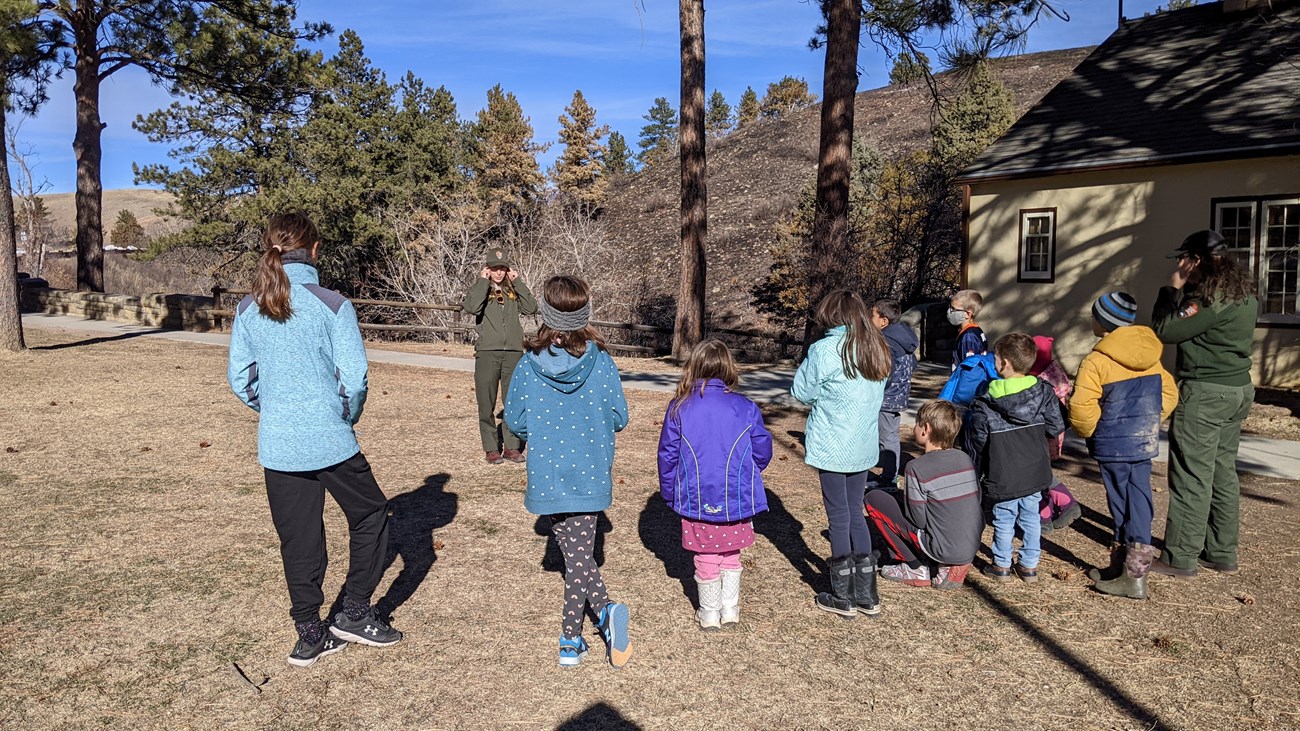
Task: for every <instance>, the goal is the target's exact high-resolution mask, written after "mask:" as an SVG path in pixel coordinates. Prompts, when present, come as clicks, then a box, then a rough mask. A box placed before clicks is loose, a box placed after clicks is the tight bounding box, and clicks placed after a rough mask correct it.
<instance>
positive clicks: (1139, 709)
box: [966, 581, 1170, 729]
mask: <svg viewBox="0 0 1300 731" xmlns="http://www.w3.org/2000/svg"><path fill="white" fill-rule="evenodd" d="M966 586H967V587H968V588H969V589H970V590H971V591H972V592H974V594H975V595H976V596H977V597H979V598H980V600H981V601H983V602H984V603H985V604H986V605H988V607H989V608H990V609H992V610H993V611H994V612H996V613H997V614H998V615H1000V616H1001V617H1002V618H1003V619H1006V620H1007V621H1009V622H1010V623H1011V625H1012V626H1014V627H1015V628H1016V629H1017V630H1019V631H1020V632H1022V633H1023V634H1024V635H1025V636H1026V637H1028V638H1029V639H1030V640H1033V641H1034V642H1036V643H1038V645H1039V646H1041V647H1042V648H1043V649H1044V650H1046V651H1047V652H1048V653H1049V654H1050V655H1051V656H1052V657H1054V658H1056V660H1057V661H1059V662H1060V663H1062V664H1063V665H1065V666H1066V667H1068V668H1069V669H1070V670H1072V671H1074V672H1075V673H1076V674H1077V675H1078V676H1079V677H1080V678H1082V679H1083V680H1084V681H1085V682H1086V683H1088V684H1089V685H1091V686H1092V687H1093V688H1095V689H1096V690H1097V691H1098V692H1100V693H1101V694H1102V695H1103V696H1105V697H1106V698H1107V700H1109V701H1110V702H1111V703H1113V704H1115V706H1117V707H1118V708H1119V709H1120V710H1121V711H1123V712H1124V713H1125V714H1127V715H1128V716H1129V717H1130V718H1132V719H1133V720H1134V721H1136V722H1137V723H1138V725H1140V726H1141V727H1142V728H1144V729H1167V728H1170V726H1169V725H1168V724H1167V723H1165V721H1164V720H1163V719H1161V718H1160V716H1159V714H1157V713H1156V712H1155V711H1153V710H1151V709H1150V708H1147V707H1146V706H1145V705H1143V704H1142V702H1141V701H1139V700H1138V699H1136V698H1134V697H1133V696H1131V695H1129V694H1128V693H1126V692H1125V691H1124V689H1122V688H1120V687H1119V686H1117V685H1115V684H1114V683H1113V682H1111V681H1110V679H1108V678H1106V677H1105V676H1104V675H1102V674H1101V673H1100V672H1098V671H1097V669H1096V668H1094V667H1093V666H1092V665H1090V664H1089V663H1088V661H1087V660H1085V659H1084V658H1083V657H1081V656H1079V655H1077V654H1075V653H1074V652H1072V651H1071V650H1070V649H1069V648H1068V647H1065V646H1064V645H1062V644H1061V643H1059V642H1057V641H1056V640H1055V639H1053V638H1052V637H1050V636H1049V635H1048V634H1047V633H1045V632H1043V631H1042V630H1040V629H1038V627H1036V626H1034V623H1033V622H1030V621H1029V620H1027V619H1025V618H1024V617H1023V616H1022V615H1021V614H1020V611H1019V610H1018V609H1017V608H1016V607H1013V606H1011V605H1010V604H1008V603H1007V602H1006V601H1005V600H1004V599H1002V598H1001V597H999V596H997V595H996V594H994V593H993V592H992V591H990V590H989V588H988V587H987V586H985V585H984V584H983V583H982V582H978V581H967V582H966Z"/></svg>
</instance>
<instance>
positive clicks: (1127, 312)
mask: <svg viewBox="0 0 1300 731" xmlns="http://www.w3.org/2000/svg"><path fill="white" fill-rule="evenodd" d="M1137 309H1138V303H1137V300H1135V299H1133V295H1131V294H1129V293H1128V292H1107V293H1106V294H1103V295H1102V296H1100V297H1098V298H1097V301H1096V302H1093V303H1092V316H1093V318H1094V319H1095V320H1096V321H1097V322H1099V323H1101V326H1102V327H1103V328H1105V329H1106V332H1110V331H1112V330H1114V329H1115V328H1117V327H1124V326H1125V325H1132V324H1133V322H1134V320H1136V319H1137Z"/></svg>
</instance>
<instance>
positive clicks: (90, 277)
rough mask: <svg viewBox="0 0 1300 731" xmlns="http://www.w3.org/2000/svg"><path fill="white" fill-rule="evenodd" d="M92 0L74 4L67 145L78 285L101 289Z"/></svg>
mask: <svg viewBox="0 0 1300 731" xmlns="http://www.w3.org/2000/svg"><path fill="white" fill-rule="evenodd" d="M95 6H96V3H81V7H79V8H78V9H77V11H76V12H77V15H76V20H75V26H76V27H75V29H74V33H75V35H76V41H75V42H76V44H77V46H78V48H77V53H76V56H77V63H76V67H75V69H74V72H75V74H76V78H75V79H74V80H73V85H72V90H73V95H74V96H75V98H76V105H77V130H76V135H75V137H74V138H73V141H72V149H73V151H74V152H75V153H76V156H77V198H76V206H77V289H79V290H90V291H92V292H103V291H104V211H103V207H104V185H103V182H102V181H101V179H100V174H101V172H102V170H101V167H102V165H101V161H102V159H103V149H102V147H101V139H100V138H101V136H102V134H103V130H104V125H103V123H102V122H101V121H100V118H99V84H100V78H99V48H98V39H97V38H96V35H97V33H98V23H96V21H95V13H96V10H95Z"/></svg>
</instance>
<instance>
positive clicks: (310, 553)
mask: <svg viewBox="0 0 1300 731" xmlns="http://www.w3.org/2000/svg"><path fill="white" fill-rule="evenodd" d="M327 490H328V491H329V494H330V495H332V496H334V501H335V502H337V503H338V504H339V507H340V508H342V509H343V514H344V515H345V516H347V519H348V532H349V535H350V536H351V551H350V553H351V555H350V556H349V560H348V578H347V581H346V582H344V584H343V589H344V591H345V592H346V593H347V596H348V598H350V599H352V600H353V601H355V602H362V603H367V604H368V603H370V597H371V596H372V595H373V594H374V593H375V587H377V586H378V585H379V580H380V578H382V576H383V571H384V554H385V553H386V552H387V550H388V499H387V498H385V497H384V493H383V492H382V491H380V489H379V485H378V484H377V483H376V482H375V476H374V474H373V473H372V472H371V471H370V463H369V462H367V461H366V457H365V455H363V454H362V453H360V452H357V453H356V454H355V455H354V456H352V457H351V458H349V459H347V460H344V461H342V462H340V463H338V464H336V465H334V466H333V467H326V468H325V469H323V470H317V471H314V472H278V471H276V470H266V497H267V500H268V501H269V502H270V504H271V520H272V521H273V522H274V523H275V530H276V532H277V533H279V534H280V557H281V558H283V559H284V579H285V582H286V583H288V585H289V600H290V601H291V602H292V603H293V606H292V607H291V608H290V610H289V616H291V617H293V621H294V622H309V621H312V620H316V619H320V608H321V605H322V604H324V603H325V595H324V593H323V592H322V591H321V584H322V582H323V581H324V580H325V567H326V565H327V564H328V563H329V559H328V557H327V556H326V552H325V521H324V515H325V492H326V491H327Z"/></svg>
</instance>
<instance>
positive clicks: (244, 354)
mask: <svg viewBox="0 0 1300 731" xmlns="http://www.w3.org/2000/svg"><path fill="white" fill-rule="evenodd" d="M226 381H227V382H228V383H229V384H230V390H232V391H234V392H235V395H236V396H238V397H239V400H240V401H243V402H244V403H245V404H246V405H247V406H248V407H249V408H251V409H252V410H253V411H256V412H258V413H261V411H262V402H261V400H260V399H259V397H258V396H259V393H260V385H261V384H260V383H259V382H258V378H257V360H256V355H254V353H253V344H252V343H251V342H250V341H249V339H248V330H247V329H245V328H244V326H243V325H242V324H241V322H240V319H239V318H238V317H236V318H235V320H234V322H233V323H231V326H230V361H229V363H228V365H227V367H226Z"/></svg>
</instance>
